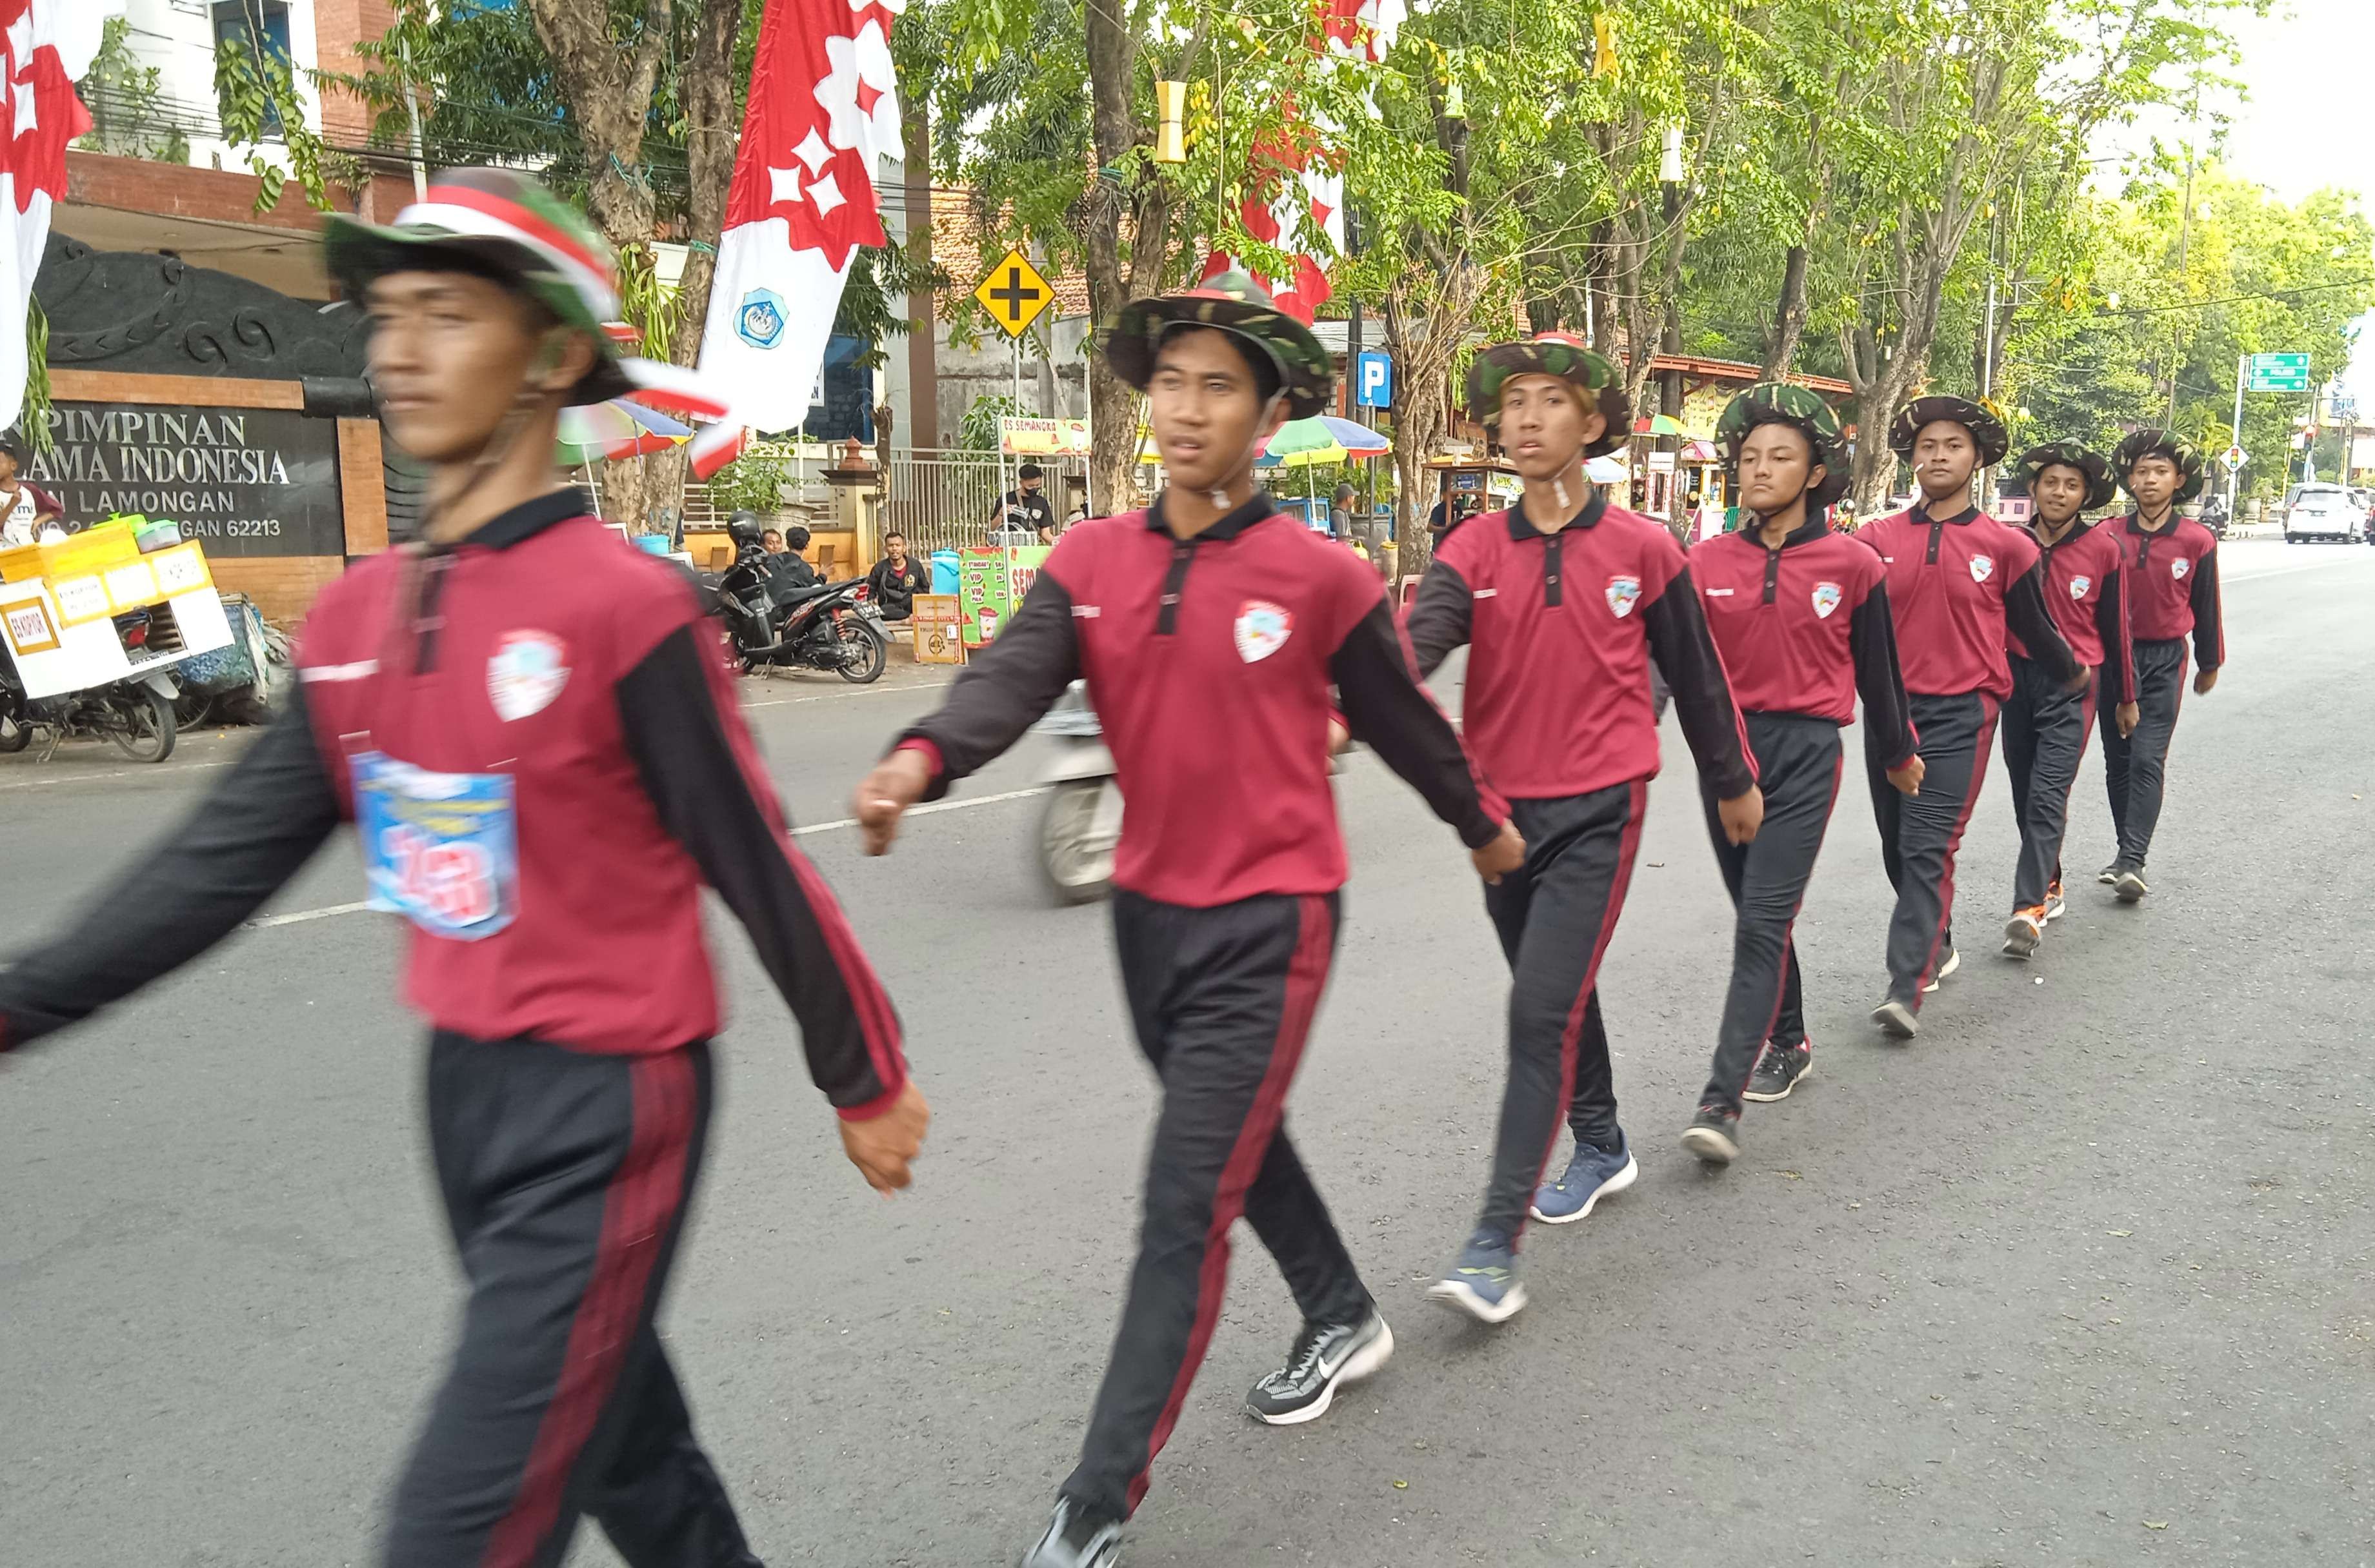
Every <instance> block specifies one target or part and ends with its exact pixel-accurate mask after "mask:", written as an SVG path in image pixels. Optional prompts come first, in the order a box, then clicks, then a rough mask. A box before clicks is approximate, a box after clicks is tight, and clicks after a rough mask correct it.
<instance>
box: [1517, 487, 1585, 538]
mask: <svg viewBox="0 0 2375 1568" xmlns="http://www.w3.org/2000/svg"><path fill="white" fill-rule="evenodd" d="M1607 510H1608V492H1607V491H1605V490H1603V489H1601V488H1600V487H1599V486H1598V485H1594V486H1592V487H1591V499H1590V500H1589V501H1585V502H1584V503H1583V510H1582V511H1581V512H1578V513H1576V514H1575V518H1574V520H1573V521H1572V522H1570V523H1568V524H1567V525H1566V527H1567V528H1593V527H1597V526H1599V525H1600V519H1601V513H1605V512H1606V511H1607ZM1565 532H1566V528H1562V529H1560V530H1559V533H1562V534H1563V533H1565ZM1509 537H1510V538H1512V539H1514V540H1516V541H1517V542H1518V544H1521V545H1522V544H1524V543H1525V542H1526V541H1527V540H1528V539H1547V538H1553V537H1555V535H1551V534H1545V533H1543V532H1542V530H1541V529H1539V528H1537V527H1535V526H1534V525H1532V524H1531V523H1529V522H1527V521H1526V501H1525V498H1524V497H1523V496H1519V497H1518V501H1517V504H1516V505H1514V506H1512V507H1510V508H1509Z"/></svg>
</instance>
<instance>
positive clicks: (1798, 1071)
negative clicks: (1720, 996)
mask: <svg viewBox="0 0 2375 1568" xmlns="http://www.w3.org/2000/svg"><path fill="white" fill-rule="evenodd" d="M1716 439H1717V441H1718V442H1720V443H1721V444H1722V446H1723V449H1724V455H1725V458H1726V460H1727V461H1728V462H1729V464H1730V466H1731V470H1732V472H1733V474H1734V476H1735V477H1736V478H1737V480H1738V482H1739V486H1740V507H1741V512H1742V520H1741V526H1740V529H1739V531H1738V532H1736V533H1730V534H1720V535H1718V536H1716V537H1714V538H1711V539H1707V540H1705V541H1703V542H1702V543H1701V544H1700V545H1699V546H1698V547H1697V548H1695V549H1693V550H1692V551H1691V555H1690V562H1691V576H1692V579H1693V580H1694V581H1695V582H1696V584H1698V591H1699V598H1700V599H1701V601H1702V602H1704V603H1705V605H1706V606H1707V627H1708V630H1709V631H1711V632H1713V634H1714V636H1715V645H1716V648H1717V651H1718V652H1719V653H1720V654H1722V655H1723V665H1724V668H1725V669H1726V670H1727V671H1729V672H1730V674H1731V694H1732V697H1733V699H1734V700H1735V701H1738V702H1739V704H1740V709H1741V715H1742V720H1743V723H1744V725H1746V728H1747V733H1748V743H1749V747H1750V749H1751V750H1752V751H1754V752H1755V758H1756V783H1757V786H1758V788H1759V789H1760V790H1762V791H1763V793H1764V796H1765V819H1764V823H1763V825H1762V826H1760V827H1759V828H1758V829H1757V831H1756V836H1755V838H1754V839H1751V840H1750V841H1749V842H1748V843H1735V842H1734V841H1733V840H1732V838H1731V835H1730V834H1729V833H1727V832H1726V831H1724V826H1723V821H1722V818H1721V813H1720V812H1719V808H1718V803H1717V801H1716V799H1715V796H1714V795H1713V794H1712V792H1710V791H1707V790H1702V791H1701V794H1702V796H1704V797H1705V800H1706V804H1707V835H1708V837H1709V838H1710V839H1711V840H1712V841H1713V842H1714V844H1715V856H1716V863H1717V864H1718V866H1719V867H1721V868H1722V871H1723V883H1724V887H1725V888H1726V890H1729V891H1730V892H1731V902H1732V904H1733V907H1734V908H1736V909H1737V910H1738V911H1739V915H1738V919H1737V920H1736V922H1735V923H1734V925H1733V928H1732V943H1731V987H1730V989H1729V990H1728V991H1727V992H1726V993H1725V995H1724V1004H1723V1021H1722V1023H1721V1024H1720V1025H1719V1027H1718V1029H1717V1031H1716V1047H1715V1062H1714V1066H1713V1067H1712V1068H1711V1069H1710V1070H1709V1073H1708V1076H1707V1087H1706V1089H1704V1090H1702V1091H1700V1094H1699V1108H1698V1114H1696V1116H1694V1117H1693V1118H1692V1120H1691V1125H1690V1126H1688V1127H1687V1128H1685V1129H1684V1133H1683V1139H1682V1141H1683V1147H1684V1149H1689V1150H1690V1151H1691V1152H1692V1153H1693V1154H1696V1155H1697V1156H1698V1157H1699V1158H1700V1159H1701V1160H1704V1161H1707V1162H1708V1163H1710V1164H1716V1165H1728V1164H1730V1163H1731V1161H1733V1160H1735V1159H1737V1158H1738V1157H1739V1154H1740V1113H1741V1101H1742V1100H1743V1098H1746V1099H1750V1100H1756V1101H1766V1102H1770V1101H1776V1100H1781V1099H1786V1098H1787V1097H1788V1096H1789V1093H1790V1091H1791V1090H1792V1089H1793V1088H1795V1087H1796V1086H1797V1085H1798V1084H1800V1083H1802V1082H1804V1081H1805V1079H1807V1077H1808V1076H1809V1075H1810V1074H1811V1073H1812V1072H1813V1071H1814V1047H1813V1045H1812V1044H1810V1043H1808V1041H1807V1039H1806V1020H1805V1014H1804V1011H1803V1003H1802V997H1801V995H1800V985H1799V977H1798V954H1797V950H1796V949H1795V947H1794V946H1793V945H1792V943H1791V941H1790V926H1791V925H1792V924H1793V923H1794V922H1795V921H1796V920H1797V918H1798V910H1799V906H1800V905H1802V903H1804V902H1805V898H1806V884H1807V882H1808V880H1809V879H1810V878H1812V877H1813V876H1814V857H1815V855H1817V854H1818V853H1819V852H1820V851H1821V849H1822V847H1823V831H1824V830H1825V829H1826V828H1827V827H1828V826H1829V825H1830V820H1831V808H1832V806H1833V805H1834V804H1835V803H1836V802H1837V799H1838V793H1839V772H1840V769H1841V759H1842V749H1841V747H1840V744H1839V730H1840V728H1841V726H1843V725H1849V724H1852V723H1854V722H1855V704H1856V697H1857V694H1858V693H1859V692H1861V694H1862V697H1863V712H1864V722H1865V724H1866V725H1867V726H1869V728H1870V730H1871V733H1872V737H1873V749H1874V751H1875V754H1876V755H1877V756H1879V757H1880V758H1881V759H1883V771H1884V772H1885V774H1886V776H1887V779H1888V783H1889V784H1890V786H1891V787H1892V788H1895V789H1896V790H1899V791H1901V792H1903V793H1904V794H1906V795H1908V796H1911V795H1919V794H1920V791H1921V775H1922V760H1921V758H1920V756H1919V755H1917V754H1916V751H1915V747H1916V744H1917V739H1916V737H1915V735H1914V733H1913V725H1912V722H1911V720H1910V719H1909V718H1908V715H1907V706H1906V696H1905V681H1904V678H1903V677H1902V676H1901V675H1900V674H1899V673H1898V671H1897V667H1896V628H1895V626H1894V624H1893V623H1892V622H1891V620H1890V619H1889V608H1888V584H1887V571H1886V568H1885V567H1884V566H1883V565H1882V564H1881V562H1880V560H1879V558H1877V557H1876V556H1874V555H1873V553H1872V551H1871V550H1869V549H1866V548H1864V547H1863V546H1861V545H1860V544H1858V543H1856V542H1855V540H1854V539H1853V538H1851V537H1850V536H1847V535H1844V534H1835V533H1833V532H1832V531H1831V528H1830V524H1829V522H1828V521H1827V519H1826V515H1825V514H1826V513H1827V512H1828V510H1829V508H1830V504H1831V503H1832V502H1833V501H1837V499H1838V498H1839V497H1840V496H1841V495H1842V494H1844V493H1846V490H1847V488H1848V461H1849V458H1848V442H1847V435H1846V432H1845V431H1843V430H1841V429H1840V428H1839V421H1838V416H1837V414H1835V413H1833V412H1832V410H1831V407H1830V405H1828V404H1826V403H1825V402H1824V401H1823V400H1822V398H1821V397H1819V396H1817V395H1815V394H1814V393H1813V392H1810V391H1808V390H1807V389H1806V388H1804V387H1802V386H1785V385H1780V384H1778V383H1763V384H1760V385H1757V386H1754V387H1751V388H1750V389H1749V390H1748V391H1746V392H1743V393H1742V394H1741V395H1739V396H1737V397H1735V398H1733V399H1732V400H1731V404H1730V405H1729V406H1727V407H1725V409H1724V411H1723V418H1722V419H1721V420H1720V421H1719V422H1718V424H1717V426H1716Z"/></svg>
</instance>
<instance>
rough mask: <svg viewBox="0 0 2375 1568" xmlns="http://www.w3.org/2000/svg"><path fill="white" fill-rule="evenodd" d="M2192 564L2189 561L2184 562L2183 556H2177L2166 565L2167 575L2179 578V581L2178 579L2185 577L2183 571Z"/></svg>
mask: <svg viewBox="0 0 2375 1568" xmlns="http://www.w3.org/2000/svg"><path fill="white" fill-rule="evenodd" d="M2192 564H2193V562H2192V561H2190V560H2186V559H2185V558H2184V557H2183V556H2179V557H2178V558H2177V559H2176V560H2172V561H2170V562H2169V563H2168V574H2169V575H2170V576H2171V577H2175V578H2179V579H2180V580H2181V579H2183V577H2184V576H2185V571H2186V568H2188V567H2190V566H2192Z"/></svg>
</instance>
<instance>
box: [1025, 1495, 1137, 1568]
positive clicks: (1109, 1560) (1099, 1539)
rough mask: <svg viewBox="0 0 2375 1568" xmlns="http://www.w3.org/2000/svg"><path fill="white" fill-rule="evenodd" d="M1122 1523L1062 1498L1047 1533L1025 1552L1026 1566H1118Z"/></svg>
mask: <svg viewBox="0 0 2375 1568" xmlns="http://www.w3.org/2000/svg"><path fill="white" fill-rule="evenodd" d="M1121 1524H1122V1522H1121V1521H1120V1520H1119V1519H1107V1518H1105V1517H1102V1516H1100V1515H1095V1514H1092V1513H1090V1512H1089V1511H1088V1510H1087V1509H1086V1508H1084V1507H1082V1506H1081V1504H1080V1503H1075V1502H1073V1501H1072V1500H1071V1499H1070V1498H1069V1497H1059V1498H1058V1499H1056V1513H1055V1516H1054V1517H1053V1518H1051V1519H1049V1520H1048V1521H1047V1533H1046V1535H1044V1536H1041V1537H1040V1538H1039V1544H1038V1545H1037V1546H1034V1547H1033V1548H1032V1549H1031V1550H1028V1551H1026V1552H1024V1553H1023V1554H1022V1568H1114V1564H1116V1563H1117V1562H1120V1561H1121Z"/></svg>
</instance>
